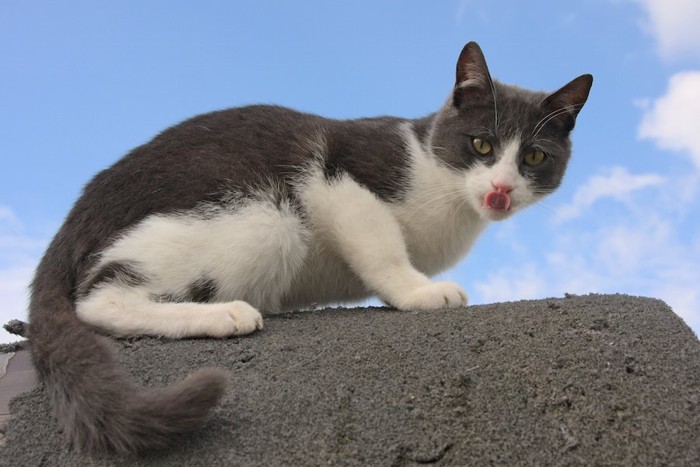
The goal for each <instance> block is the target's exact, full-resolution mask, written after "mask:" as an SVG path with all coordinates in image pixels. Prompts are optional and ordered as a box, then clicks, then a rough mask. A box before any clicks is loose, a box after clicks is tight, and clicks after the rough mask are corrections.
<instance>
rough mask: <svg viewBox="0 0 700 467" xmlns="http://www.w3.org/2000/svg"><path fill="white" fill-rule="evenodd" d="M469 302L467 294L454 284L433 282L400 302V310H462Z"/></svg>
mask: <svg viewBox="0 0 700 467" xmlns="http://www.w3.org/2000/svg"><path fill="white" fill-rule="evenodd" d="M467 302H468V297H467V293H466V292H465V291H464V289H463V288H462V287H461V286H460V285H458V284H455V283H454V282H447V281H446V282H432V283H430V284H427V285H423V286H421V287H418V288H417V289H415V290H413V291H411V292H410V293H409V294H408V295H406V296H405V297H402V298H401V299H400V300H398V303H397V304H396V307H397V308H399V309H400V310H407V311H416V310H441V309H445V308H460V307H463V306H466V305H467Z"/></svg>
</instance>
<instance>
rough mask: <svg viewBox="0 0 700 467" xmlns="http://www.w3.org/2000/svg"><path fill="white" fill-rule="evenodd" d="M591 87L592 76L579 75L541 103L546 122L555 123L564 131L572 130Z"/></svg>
mask: <svg viewBox="0 0 700 467" xmlns="http://www.w3.org/2000/svg"><path fill="white" fill-rule="evenodd" d="M592 85H593V76H591V75H581V76H579V77H578V78H576V79H574V80H573V81H571V82H570V83H568V84H566V85H565V86H563V87H562V88H561V89H559V90H558V91H556V92H554V93H552V94H550V95H549V96H547V97H546V98H545V99H544V100H543V101H542V107H544V109H545V110H546V111H547V115H548V117H547V118H548V119H549V120H548V121H556V122H558V123H559V124H561V125H562V126H563V128H564V130H565V131H567V132H569V131H571V130H573V129H574V125H575V124H576V116H577V115H578V113H579V112H580V111H581V109H582V108H583V104H585V103H586V100H587V99H588V93H589V92H590V91H591V86H592Z"/></svg>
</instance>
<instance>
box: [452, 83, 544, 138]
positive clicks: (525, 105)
mask: <svg viewBox="0 0 700 467" xmlns="http://www.w3.org/2000/svg"><path fill="white" fill-rule="evenodd" d="M545 97H546V94H545V93H541V92H533V91H529V90H527V89H522V88H519V87H516V86H510V85H504V84H501V83H499V82H494V87H493V93H492V94H491V95H485V96H483V97H482V98H481V99H480V102H478V103H476V102H475V105H474V106H470V107H468V108H467V109H465V112H463V114H462V118H463V121H464V124H465V125H467V126H469V127H471V128H470V129H471V130H472V131H473V130H474V129H478V128H481V130H482V131H483V132H484V133H488V134H490V135H491V136H492V137H494V138H496V139H498V140H500V141H507V140H510V139H512V138H514V137H527V135H529V134H531V133H532V132H533V130H534V129H535V127H536V126H537V124H538V122H540V121H541V119H542V118H543V116H544V109H543V108H542V105H541V103H542V101H543V100H544V98H545Z"/></svg>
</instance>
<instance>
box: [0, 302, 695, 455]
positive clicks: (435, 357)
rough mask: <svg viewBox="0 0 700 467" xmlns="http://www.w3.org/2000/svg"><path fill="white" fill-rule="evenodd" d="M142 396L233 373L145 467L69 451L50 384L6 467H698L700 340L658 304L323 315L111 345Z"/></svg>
mask: <svg viewBox="0 0 700 467" xmlns="http://www.w3.org/2000/svg"><path fill="white" fill-rule="evenodd" d="M115 347H116V348H117V349H118V354H119V356H120V357H119V358H120V360H121V361H122V362H123V364H124V365H125V366H126V367H128V368H129V370H130V371H131V372H132V373H133V375H134V377H135V378H136V379H137V380H139V381H141V382H143V384H145V385H160V384H164V383H167V382H170V381H174V380H176V379H178V378H181V377H183V376H184V375H186V374H187V373H189V372H191V371H192V370H194V369H196V368H200V367H202V366H209V365H214V366H221V367H225V368H228V369H229V370H230V371H231V375H232V376H231V384H230V387H229V390H228V393H227V394H226V397H225V400H224V402H223V404H222V406H221V407H220V409H218V410H217V411H216V413H215V414H214V416H213V417H212V419H211V422H210V423H208V424H207V425H206V427H205V428H204V429H203V430H202V431H201V432H198V433H196V434H193V435H191V436H188V437H185V438H183V440H182V442H181V443H180V444H178V445H177V446H176V447H175V448H173V449H171V450H169V451H167V452H164V453H159V454H154V455H150V456H149V457H147V458H144V459H128V460H119V459H116V458H113V457H104V458H101V459H97V460H95V459H92V460H89V459H86V458H83V457H80V456H77V455H75V454H73V453H71V452H70V451H69V450H67V449H66V447H65V446H64V444H63V442H62V439H61V437H60V435H59V434H58V433H57V432H56V429H55V425H54V423H53V421H52V419H51V416H50V412H49V407H48V406H47V401H46V397H45V394H44V393H43V391H42V389H41V388H37V389H35V390H34V391H32V392H30V393H28V394H26V395H23V396H21V397H19V398H17V399H15V401H14V402H13V406H12V410H13V418H12V421H11V424H10V426H9V429H8V432H7V445H6V446H5V448H3V449H2V450H0V459H2V461H0V463H2V462H4V463H5V464H6V465H22V466H32V465H46V466H50V465H87V464H92V465H98V466H102V465H124V466H127V465H129V466H131V465H164V466H166V465H167V466H182V465H205V466H216V465H244V466H256V465H260V466H275V465H358V466H366V465H382V466H384V465H385V466H403V465H416V464H428V463H435V464H437V465H442V466H446V465H468V464H471V465H487V464H505V465H594V464H595V465H700V439H699V437H700V342H699V341H698V339H697V338H696V337H695V336H694V334H693V333H692V331H691V330H690V329H689V328H688V327H687V326H686V325H685V324H684V323H683V322H682V321H681V320H680V319H679V318H678V317H677V316H676V315H674V314H673V312H672V311H671V310H670V309H669V308H668V307H667V306H666V305H665V304H663V303H662V302H660V301H657V300H652V299H644V298H635V297H628V296H622V295H611V296H583V297H570V298H563V299H550V300H541V301H528V302H518V303H508V304H497V305H488V306H476V307H469V308H467V309H466V310H460V311H452V312H446V311H444V312H432V313H429V312H421V313H403V312H398V311H392V310H387V309H350V310H348V309H342V310H321V311H316V312H304V313H296V314H288V315H282V316H278V317H274V318H268V319H267V321H266V328H265V330H264V331H263V332H262V333H260V334H257V335H253V336H250V337H246V338H239V339H230V340H223V341H216V340H206V339H201V340H186V341H170V340H159V339H151V338H143V339H136V340H124V341H117V342H116V343H115Z"/></svg>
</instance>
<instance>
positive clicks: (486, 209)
mask: <svg viewBox="0 0 700 467" xmlns="http://www.w3.org/2000/svg"><path fill="white" fill-rule="evenodd" d="M513 212H514V211H513V209H512V207H509V208H508V209H498V208H492V207H490V206H481V209H479V214H481V216H482V217H483V218H485V219H486V220H489V221H502V220H503V219H507V218H509V217H510V216H511V215H513Z"/></svg>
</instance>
